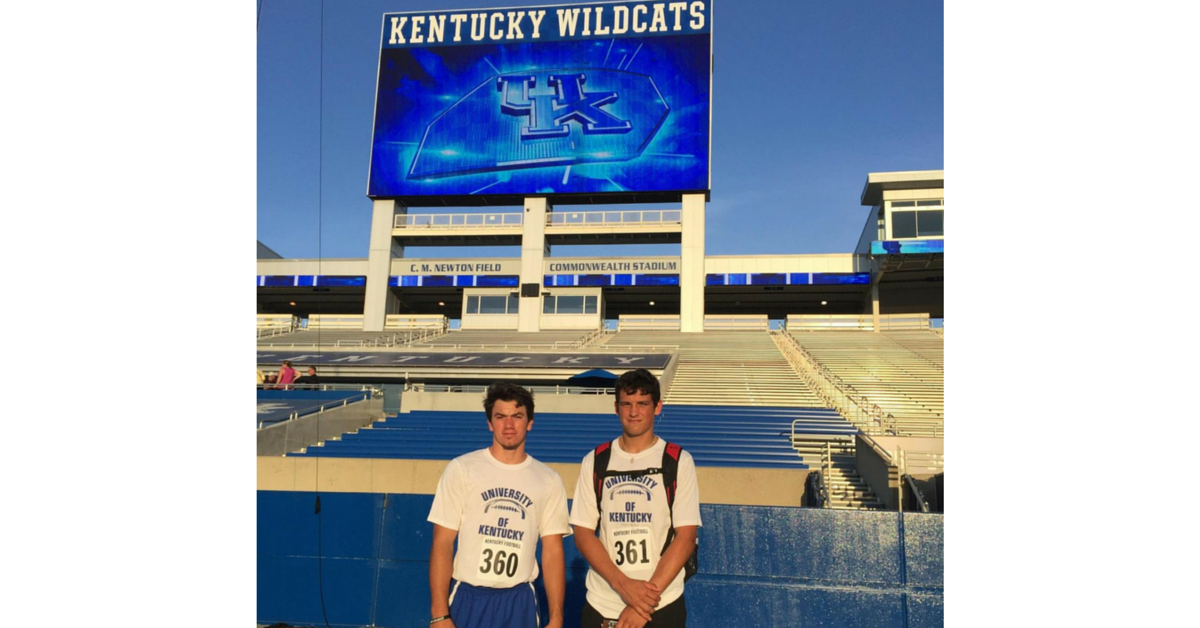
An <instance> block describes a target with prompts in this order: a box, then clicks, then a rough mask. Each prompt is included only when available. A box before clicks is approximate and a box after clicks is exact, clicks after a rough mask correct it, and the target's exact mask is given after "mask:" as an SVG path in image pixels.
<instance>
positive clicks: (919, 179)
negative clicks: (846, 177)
mask: <svg viewBox="0 0 1200 628" xmlns="http://www.w3.org/2000/svg"><path fill="white" fill-rule="evenodd" d="M945 180H946V176H945V171H943V170H912V171H908V172H872V173H870V174H868V175H867V183H866V185H865V186H863V191H862V195H861V197H860V201H861V202H860V203H859V204H860V205H867V206H875V205H879V204H880V203H882V202H883V193H884V191H890V190H923V189H930V188H942V187H944V186H945Z"/></svg>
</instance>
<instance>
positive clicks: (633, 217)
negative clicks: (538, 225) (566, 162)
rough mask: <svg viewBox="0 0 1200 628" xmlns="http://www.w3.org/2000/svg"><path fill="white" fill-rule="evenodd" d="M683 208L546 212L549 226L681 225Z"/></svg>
mask: <svg viewBox="0 0 1200 628" xmlns="http://www.w3.org/2000/svg"><path fill="white" fill-rule="evenodd" d="M681 224H683V210H679V209H642V210H605V211H590V212H551V213H548V214H546V225H547V226H549V227H565V226H572V227H611V226H614V225H622V226H642V225H681Z"/></svg>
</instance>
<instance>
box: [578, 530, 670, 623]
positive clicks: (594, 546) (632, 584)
mask: <svg viewBox="0 0 1200 628" xmlns="http://www.w3.org/2000/svg"><path fill="white" fill-rule="evenodd" d="M672 545H674V543H672ZM575 547H576V548H577V549H578V550H579V553H580V554H583V557H584V559H586V560H587V561H588V564H589V565H591V566H592V569H594V570H595V571H596V573H598V574H600V577H601V578H604V580H605V581H606V582H608V585H609V586H611V587H612V588H613V590H615V591H616V592H617V595H620V596H621V600H622V601H624V602H625V603H626V604H628V605H629V606H630V607H631V608H632V609H633V610H634V611H636V612H637V614H638V615H640V616H641V617H642V618H643V619H646V620H649V619H650V615H651V614H652V613H653V612H654V607H655V606H658V602H659V600H660V599H662V596H661V594H662V590H663V587H661V586H659V585H657V584H654V583H653V582H646V581H645V580H634V579H633V578H630V577H629V576H626V575H625V574H624V573H623V572H622V571H621V569H620V568H619V567H617V566H616V564H614V563H613V561H612V559H611V558H609V557H608V552H607V551H605V549H604V544H603V543H601V542H600V539H599V538H597V537H596V531H595V530H592V529H589V528H585V527H583V526H579V525H577V526H575ZM684 558H685V559H686V557H684ZM680 565H683V563H680Z"/></svg>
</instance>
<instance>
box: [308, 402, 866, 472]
mask: <svg viewBox="0 0 1200 628" xmlns="http://www.w3.org/2000/svg"><path fill="white" fill-rule="evenodd" d="M797 420H799V421H800V422H801V423H803V424H804V428H803V429H805V430H808V431H809V432H811V433H814V434H815V433H820V434H826V435H842V436H847V437H849V436H852V435H853V434H854V433H855V432H856V431H857V430H856V428H855V427H854V426H853V425H851V424H850V423H849V422H848V421H846V420H845V419H843V418H842V417H841V416H839V415H838V414H837V413H836V412H834V411H832V410H828V409H824V408H784V407H757V408H731V407H727V406H692V405H678V406H664V407H663V413H662V415H661V416H660V417H659V419H658V420H657V421H656V423H655V432H656V433H657V434H659V435H660V436H662V437H663V438H665V439H667V440H669V441H672V442H675V443H678V444H680V445H681V446H683V448H684V449H686V450H687V451H689V452H690V453H691V454H692V457H693V458H694V459H695V461H696V464H697V465H698V466H722V467H724V466H729V467H771V468H794V469H805V468H807V467H808V465H806V464H805V462H804V460H803V459H802V458H801V457H800V456H798V455H797V453H796V451H795V450H794V449H793V447H792V442H791V434H792V428H793V422H794V421H797ZM536 427H537V430H536V432H537V433H536V436H534V437H531V438H530V439H529V440H528V441H527V451H528V452H529V454H530V455H532V456H534V457H535V458H537V459H538V460H541V461H543V462H561V463H577V462H579V461H580V460H581V459H582V458H583V456H584V455H585V454H587V452H588V451H589V450H590V449H591V448H592V447H595V446H596V445H597V444H599V443H601V442H603V441H605V440H607V439H611V438H614V436H615V432H616V431H618V430H619V427H618V426H617V424H616V419H615V417H613V416H611V415H597V414H571V413H540V412H539V413H538V414H537V417H536ZM491 440H492V437H491V433H490V432H489V431H488V429H487V425H486V422H485V419H484V417H483V413H482V412H481V411H479V410H474V411H462V412H449V411H413V412H410V413H406V414H399V415H396V416H394V417H390V418H388V419H386V420H384V421H377V422H376V423H374V424H373V425H372V426H371V428H370V429H362V430H359V431H358V432H356V433H352V434H346V435H344V436H342V437H341V439H340V440H335V441H326V442H325V444H324V445H323V446H320V447H309V448H308V449H307V450H306V451H305V452H304V453H299V454H291V455H298V456H310V457H311V456H320V457H341V458H404V459H421V460H449V459H451V458H454V457H455V456H459V455H462V454H463V453H465V452H467V451H471V450H473V449H480V448H483V447H487V446H488V444H489V443H491Z"/></svg>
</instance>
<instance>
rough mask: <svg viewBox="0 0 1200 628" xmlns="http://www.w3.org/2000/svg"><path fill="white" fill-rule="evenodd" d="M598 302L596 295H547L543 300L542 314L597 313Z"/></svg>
mask: <svg viewBox="0 0 1200 628" xmlns="http://www.w3.org/2000/svg"><path fill="white" fill-rule="evenodd" d="M596 303H597V299H596V296H595V295H589V296H578V295H575V296H568V295H562V296H554V295H547V296H545V297H543V300H542V314H595V313H596Z"/></svg>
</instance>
